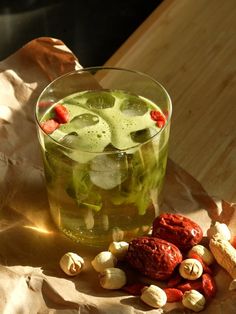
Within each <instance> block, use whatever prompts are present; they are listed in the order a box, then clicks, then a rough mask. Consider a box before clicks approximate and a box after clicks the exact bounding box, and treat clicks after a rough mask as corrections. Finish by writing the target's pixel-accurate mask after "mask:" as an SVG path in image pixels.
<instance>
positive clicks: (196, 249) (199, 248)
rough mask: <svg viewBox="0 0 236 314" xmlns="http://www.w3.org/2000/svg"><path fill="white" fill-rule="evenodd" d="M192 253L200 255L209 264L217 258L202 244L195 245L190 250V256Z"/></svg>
mask: <svg viewBox="0 0 236 314" xmlns="http://www.w3.org/2000/svg"><path fill="white" fill-rule="evenodd" d="M192 253H196V254H197V255H198V256H200V257H201V259H202V260H203V262H204V263H206V264H207V265H211V264H212V263H213V262H214V260H215V259H214V256H213V254H212V253H211V251H210V250H208V249H207V248H206V247H205V246H203V245H201V244H198V245H194V246H193V247H192V248H191V250H190V251H189V252H188V257H190V258H191V254H192Z"/></svg>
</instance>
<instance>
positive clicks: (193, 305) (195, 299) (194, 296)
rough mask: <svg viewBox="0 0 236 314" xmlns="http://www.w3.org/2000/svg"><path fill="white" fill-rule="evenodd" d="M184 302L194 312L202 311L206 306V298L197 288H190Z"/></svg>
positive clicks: (184, 296)
mask: <svg viewBox="0 0 236 314" xmlns="http://www.w3.org/2000/svg"><path fill="white" fill-rule="evenodd" d="M182 304H183V305H184V306H185V307H186V308H188V309H190V310H192V311H194V312H200V311H202V310H203V309H204V307H205V304H206V299H205V297H204V296H203V295H202V294H201V293H200V292H198V291H197V290H190V291H186V292H185V293H184V295H183V299H182Z"/></svg>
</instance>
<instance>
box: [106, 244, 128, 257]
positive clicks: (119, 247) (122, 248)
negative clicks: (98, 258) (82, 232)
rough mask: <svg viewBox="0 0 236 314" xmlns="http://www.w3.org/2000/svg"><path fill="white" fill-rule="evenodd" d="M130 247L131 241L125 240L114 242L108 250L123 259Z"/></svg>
mask: <svg viewBox="0 0 236 314" xmlns="http://www.w3.org/2000/svg"><path fill="white" fill-rule="evenodd" d="M128 248H129V243H127V242H125V241H120V242H115V241H114V242H112V243H111V244H110V245H109V248H108V251H110V252H111V253H112V254H113V255H115V257H116V258H117V259H118V260H123V259H124V257H125V255H126V253H127V251H128Z"/></svg>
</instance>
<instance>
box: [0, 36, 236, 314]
mask: <svg viewBox="0 0 236 314" xmlns="http://www.w3.org/2000/svg"><path fill="white" fill-rule="evenodd" d="M80 67H81V66H80V64H79V63H78V60H77V58H76V57H75V56H74V55H73V53H72V52H71V51H70V50H69V49H68V48H67V47H66V46H65V45H64V43H63V42H61V41H60V40H57V39H53V38H38V39H35V40H33V41H31V42H30V43H28V44H27V45H25V46H24V47H23V48H22V49H20V50H19V51H17V52H16V53H15V54H13V55H12V56H10V57H9V58H7V59H6V60H4V61H2V62H0V139H1V146H0V147H1V148H0V174H1V176H0V233H1V237H0V263H1V266H0V278H1V280H0V313H3V314H18V313H19V314H25V313H30V314H34V313H35V314H36V313H37V314H46V313H65V314H66V313H68V314H69V313H70V314H71V313H81V314H84V313H102V314H103V313H115V314H116V313H117V314H119V313H122V314H125V313H145V312H147V313H172V314H175V313H176V314H177V313H189V311H188V310H186V309H184V308H183V307H182V306H181V305H179V304H175V303H174V304H167V305H166V306H165V307H164V308H163V309H161V310H154V309H151V308H150V307H148V306H146V305H145V304H143V303H142V302H141V301H140V300H139V297H134V296H131V295H128V294H126V293H124V292H122V291H107V290H104V289H102V288H101V287H100V285H99V282H98V275H97V273H95V271H94V270H93V269H92V268H91V266H90V260H91V258H93V256H95V254H97V251H95V250H93V251H92V250H91V249H90V250H89V249H86V248H84V247H82V246H80V245H78V244H76V243H74V242H72V241H71V240H69V239H67V238H66V237H65V236H63V235H62V234H61V233H59V232H58V231H57V230H56V229H55V227H54V225H53V224H52V222H51V218H50V215H49V210H48V202H47V195H46V190H45V185H44V175H43V170H42V162H41V154H40V150H39V144H38V140H37V136H36V127H35V121H34V106H35V103H36V99H37V97H38V95H39V93H40V92H41V91H42V89H43V88H44V87H45V86H46V85H47V84H48V83H49V82H50V81H51V80H53V79H54V78H56V77H57V76H59V75H61V74H64V73H66V72H69V71H72V70H74V69H78V68H80ZM164 196H165V202H164V203H165V204H164V208H163V209H165V210H168V211H171V212H178V213H182V214H184V215H186V216H189V217H190V218H192V219H194V220H195V221H197V222H198V223H199V224H200V225H201V226H202V227H203V229H204V232H205V231H206V230H207V228H208V227H209V226H210V224H211V222H212V221H213V220H218V221H221V222H225V223H227V224H228V225H229V227H230V229H231V231H232V232H233V233H236V219H235V216H236V206H235V204H229V203H227V202H226V201H221V200H215V199H213V198H212V197H210V196H209V195H208V194H207V193H206V192H205V190H204V189H203V187H202V186H201V185H200V184H199V183H198V182H197V181H196V180H195V179H194V178H193V177H191V176H190V175H189V174H188V173H186V172H185V171H184V170H183V169H181V168H180V167H179V166H178V165H176V164H175V163H174V162H173V161H171V160H169V161H168V166H167V177H166V184H165V193H164ZM68 251H72V252H76V253H78V254H80V255H81V256H83V257H84V259H85V269H84V271H83V272H82V273H81V274H79V275H78V276H77V277H74V278H71V277H68V276H66V275H65V274H64V273H63V272H62V271H61V270H60V268H59V260H60V257H61V256H62V255H63V254H64V253H65V252H68ZM216 273H217V274H216V281H217V286H218V293H217V296H216V298H214V300H212V301H211V302H210V303H209V304H208V306H207V307H206V309H205V310H204V311H203V312H202V313H208V314H211V313H214V314H221V313H227V314H231V313H232V314H233V313H235V309H236V292H235V291H231V292H229V291H228V285H229V283H230V281H231V278H230V277H229V275H228V274H227V273H226V272H225V271H224V270H222V269H220V268H217V269H216ZM130 278H132V273H130ZM140 280H141V281H144V282H145V281H147V282H148V280H147V279H146V278H142V277H140Z"/></svg>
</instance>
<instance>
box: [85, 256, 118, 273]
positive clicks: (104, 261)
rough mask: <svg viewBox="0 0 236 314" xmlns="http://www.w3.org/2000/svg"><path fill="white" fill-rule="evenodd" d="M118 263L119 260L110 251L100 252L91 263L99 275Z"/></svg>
mask: <svg viewBox="0 0 236 314" xmlns="http://www.w3.org/2000/svg"><path fill="white" fill-rule="evenodd" d="M116 263H117V258H116V257H115V256H114V255H113V254H112V253H111V252H109V251H103V252H100V253H99V254H98V255H96V256H95V258H94V259H93V260H92V262H91V264H92V266H93V268H94V269H95V270H96V271H97V272H99V273H101V272H102V271H104V270H105V269H106V268H109V267H115V266H116Z"/></svg>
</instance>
